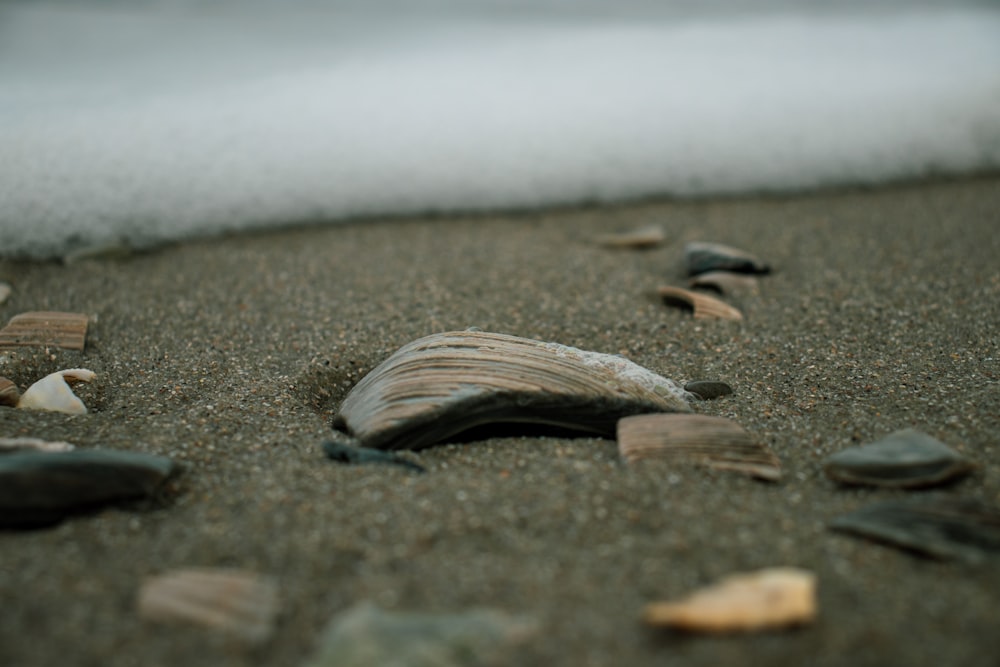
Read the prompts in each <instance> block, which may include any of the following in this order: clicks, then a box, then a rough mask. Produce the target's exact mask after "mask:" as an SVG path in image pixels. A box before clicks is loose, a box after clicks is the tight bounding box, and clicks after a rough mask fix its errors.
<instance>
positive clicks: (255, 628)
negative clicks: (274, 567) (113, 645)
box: [138, 568, 280, 643]
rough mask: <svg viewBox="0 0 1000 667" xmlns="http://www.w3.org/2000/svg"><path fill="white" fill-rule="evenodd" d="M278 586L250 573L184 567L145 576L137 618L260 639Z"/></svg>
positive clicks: (274, 608) (271, 619)
mask: <svg viewBox="0 0 1000 667" xmlns="http://www.w3.org/2000/svg"><path fill="white" fill-rule="evenodd" d="M279 604H280V603H279V594H278V584H277V582H276V581H275V580H274V579H272V578H271V577H267V576H263V575H260V574H258V573H256V572H252V571H248V570H237V569H223V568H190V569H184V570H175V571H172V572H167V573H165V574H162V575H159V576H156V577H149V578H148V579H146V580H145V581H144V582H143V583H142V587H141V588H140V589H139V599H138V606H139V616H140V617H142V618H144V619H146V620H148V621H163V622H176V621H181V622H187V623H193V624H196V625H201V626H203V627H206V628H211V629H213V630H218V631H222V632H225V633H227V634H230V635H233V636H236V637H238V638H240V639H243V640H245V641H247V642H252V643H259V642H263V641H266V640H267V639H268V638H269V637H270V636H271V634H272V633H273V632H274V626H275V622H276V619H277V616H278V612H279Z"/></svg>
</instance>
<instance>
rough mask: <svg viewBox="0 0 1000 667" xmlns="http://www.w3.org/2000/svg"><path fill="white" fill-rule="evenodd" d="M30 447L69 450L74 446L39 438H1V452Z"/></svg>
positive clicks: (5, 452) (11, 451)
mask: <svg viewBox="0 0 1000 667" xmlns="http://www.w3.org/2000/svg"><path fill="white" fill-rule="evenodd" d="M26 449H30V450H33V451H36V452H68V451H71V450H73V449H74V446H73V445H71V444H69V443H68V442H62V441H61V440H59V441H54V442H50V441H48V440H41V439H39V438H0V454H10V453H13V452H20V451H23V450H26Z"/></svg>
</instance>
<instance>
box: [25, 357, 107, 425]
mask: <svg viewBox="0 0 1000 667" xmlns="http://www.w3.org/2000/svg"><path fill="white" fill-rule="evenodd" d="M95 377H97V374H96V373H94V371H91V370H87V369H86V368H70V369H68V370H65V371H56V372H55V373H51V374H49V375H46V376H45V377H43V378H42V379H41V380H39V381H38V382H36V383H35V384H33V385H31V386H30V387H28V389H27V390H26V391H25V392H24V393H23V394H21V399H20V400H19V401H18V402H17V407H19V408H23V409H25V410H49V411H52V412H66V413H69V414H75V415H82V414H86V412H87V406H86V405H84V404H83V401H81V400H80V399H79V398H77V396H76V394H74V393H73V390H72V389H70V387H69V384H68V383H69V382H74V383H75V382H91V381H92V380H93V379H94V378H95Z"/></svg>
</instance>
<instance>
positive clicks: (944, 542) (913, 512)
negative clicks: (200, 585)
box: [830, 496, 1000, 563]
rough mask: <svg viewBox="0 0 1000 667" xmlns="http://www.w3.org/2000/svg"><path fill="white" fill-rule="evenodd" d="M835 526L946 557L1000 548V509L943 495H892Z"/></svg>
mask: <svg viewBox="0 0 1000 667" xmlns="http://www.w3.org/2000/svg"><path fill="white" fill-rule="evenodd" d="M830 528H832V529H833V530H837V531H840V532H844V533H849V534H852V535H857V536H860V537H866V538H868V539H872V540H875V541H878V542H885V543H887V544H890V545H892V546H896V547H900V548H903V549H909V550H912V551H915V552H917V553H920V554H923V555H925V556H930V557H932V558H938V559H941V560H963V561H967V562H973V563H974V562H979V561H982V560H984V559H985V557H986V556H988V555H990V554H996V553H1000V511H998V510H997V509H995V508H992V507H987V506H985V505H983V504H981V503H979V502H977V501H974V500H963V499H959V498H948V497H944V496H939V497H930V498H928V497H926V496H921V497H917V498H906V499H903V500H891V501H887V502H881V503H876V504H874V505H869V506H867V507H863V508H861V509H859V510H857V511H855V512H852V513H850V514H845V515H844V516H840V517H837V518H836V519H834V520H833V521H831V522H830Z"/></svg>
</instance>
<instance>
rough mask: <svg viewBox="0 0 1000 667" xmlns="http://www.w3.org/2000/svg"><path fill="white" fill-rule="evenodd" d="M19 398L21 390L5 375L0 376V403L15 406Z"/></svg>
mask: <svg viewBox="0 0 1000 667" xmlns="http://www.w3.org/2000/svg"><path fill="white" fill-rule="evenodd" d="M20 398H21V390H20V389H18V388H17V385H16V384H14V383H13V382H11V381H10V380H8V379H7V378H5V377H0V405H6V406H9V407H12V408H15V407H17V402H18V401H19V400H20Z"/></svg>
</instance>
